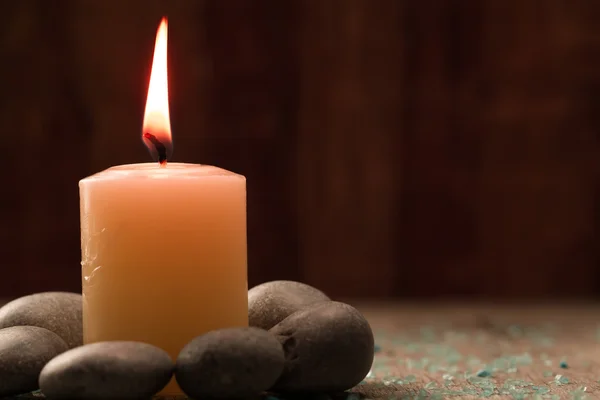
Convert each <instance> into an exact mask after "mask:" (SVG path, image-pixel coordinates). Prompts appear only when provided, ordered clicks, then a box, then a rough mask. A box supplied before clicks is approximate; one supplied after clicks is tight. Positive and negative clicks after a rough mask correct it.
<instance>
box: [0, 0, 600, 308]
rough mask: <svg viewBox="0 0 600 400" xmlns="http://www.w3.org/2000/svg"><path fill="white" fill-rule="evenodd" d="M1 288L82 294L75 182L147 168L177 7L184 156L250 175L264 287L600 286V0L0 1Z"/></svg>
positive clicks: (547, 292)
mask: <svg viewBox="0 0 600 400" xmlns="http://www.w3.org/2000/svg"><path fill="white" fill-rule="evenodd" d="M0 11H1V14H2V16H3V18H2V20H3V21H2V24H1V25H0V57H1V59H2V63H0V80H1V86H0V87H1V88H2V90H1V92H0V118H1V119H0V121H1V123H2V137H1V140H0V150H1V153H0V154H1V156H2V158H3V162H2V164H3V165H2V170H1V171H2V172H0V174H1V175H0V177H1V178H2V183H3V190H2V196H0V213H1V214H0V218H1V222H2V223H1V225H0V226H1V229H0V240H1V245H0V251H1V252H2V253H1V259H0V271H1V274H0V293H1V294H2V295H3V296H4V297H6V296H16V295H21V294H25V293H30V292H34V291H41V290H50V289H66V290H79V285H80V267H79V257H80V253H79V211H78V201H79V200H78V189H77V181H78V180H79V179H81V178H83V177H85V176H87V175H89V174H91V173H94V172H97V171H99V170H102V169H104V168H107V167H109V166H112V165H116V164H121V163H131V162H145V161H149V156H148V154H147V152H146V149H145V148H144V146H143V145H142V143H141V140H140V133H141V131H140V129H141V122H142V114H143V107H144V102H145V96H146V89H147V80H148V75H149V68H150V62H151V57H152V50H153V45H154V35H155V31H156V27H157V25H158V22H159V20H160V17H161V16H162V15H167V16H168V17H169V22H170V27H169V29H170V32H169V56H170V60H169V63H170V64H169V68H170V69H169V73H170V85H171V86H170V91H171V119H172V127H173V136H174V139H175V152H174V158H175V159H176V161H186V162H198V163H206V164H215V165H218V166H221V167H224V168H227V169H231V170H233V171H236V172H239V173H242V174H244V175H246V176H247V178H248V230H249V232H248V234H249V236H248V240H249V263H250V265H249V268H250V284H251V285H252V284H256V283H258V282H262V281H265V280H270V279H299V280H304V281H306V282H308V283H311V284H314V285H316V286H318V287H320V288H322V289H324V290H326V291H328V292H329V293H331V294H332V295H334V296H358V297H375V296H376V297H390V296H395V297H417V298H435V297H441V296H467V297H471V296H477V297H499V298H504V299H506V298H509V299H512V298H517V297H562V296H588V295H596V294H598V293H600V269H599V268H598V264H599V261H600V259H599V256H600V237H599V228H600V180H599V174H598V172H599V171H600V169H599V162H600V24H598V21H599V20H600V2H597V1H595V0H589V1H585V0H570V1H560V0H527V1H522V0H510V1H505V0H502V1H501V0H497V1H496V0H490V1H485V2H484V1H479V0H437V1H435V0H428V1H401V0H377V1H370V0H328V1H319V0H304V1H302V0H288V1H279V0H254V1H241V0H240V1H236V0H205V1H200V0H172V1H148V0H144V1H142V0H128V1H123V2H116V1H105V0H79V1H78V0H57V1H52V2H50V1H43V0H37V1H34V0H19V1H8V0H6V1H5V0H2V1H0Z"/></svg>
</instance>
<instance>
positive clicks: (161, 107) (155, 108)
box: [142, 17, 173, 166]
mask: <svg viewBox="0 0 600 400" xmlns="http://www.w3.org/2000/svg"><path fill="white" fill-rule="evenodd" d="M142 140H143V141H144V144H145V145H146V147H148V150H150V154H152V156H153V157H154V159H155V160H157V161H158V162H159V163H160V164H161V165H162V166H165V165H166V163H167V160H168V159H170V158H171V155H172V153H173V140H172V139H171V122H170V118H169V82H168V74H167V18H166V17H163V19H162V21H161V22H160V26H159V27H158V31H157V32H156V43H155V45H154V58H153V60H152V70H151V73H150V84H149V86H148V97H147V99H146V110H145V112H144V124H143V128H142Z"/></svg>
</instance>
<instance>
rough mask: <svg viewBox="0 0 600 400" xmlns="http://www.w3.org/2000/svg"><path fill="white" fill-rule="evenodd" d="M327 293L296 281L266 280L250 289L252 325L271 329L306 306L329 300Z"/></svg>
mask: <svg viewBox="0 0 600 400" xmlns="http://www.w3.org/2000/svg"><path fill="white" fill-rule="evenodd" d="M328 300H330V299H329V297H327V296H326V295H325V293H323V292H321V291H320V290H318V289H315V288H314V287H312V286H309V285H306V284H304V283H300V282H294V281H272V282H265V283H262V284H260V285H258V286H255V287H253V288H252V289H250V290H249V291H248V319H249V323H250V326H255V327H257V328H262V329H271V328H272V327H274V326H275V325H277V324H278V323H279V322H281V321H282V320H283V319H284V318H286V317H288V316H289V315H290V314H293V313H295V312H296V311H299V310H301V309H303V308H304V307H306V306H309V305H311V304H315V303H318V302H323V301H328Z"/></svg>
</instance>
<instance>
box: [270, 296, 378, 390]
mask: <svg viewBox="0 0 600 400" xmlns="http://www.w3.org/2000/svg"><path fill="white" fill-rule="evenodd" d="M269 332H270V333H271V334H273V335H275V336H276V337H277V338H278V339H279V341H280V342H281V344H282V345H283V349H284V352H285V358H286V365H285V370H284V373H283V374H282V376H281V377H280V378H279V380H278V381H277V383H276V384H275V385H274V387H273V390H275V391H282V392H292V391H295V392H328V393H329V392H338V391H344V390H347V389H350V388H352V387H353V386H355V385H357V384H358V383H360V382H361V381H362V380H363V378H364V377H365V376H366V375H367V374H368V373H369V369H370V368H371V366H372V364H373V356H374V341H373V331H372V330H371V327H370V326H369V323H368V322H367V320H366V319H365V317H363V315H362V314H361V313H360V312H359V311H358V310H356V309H355V308H354V307H352V306H349V305H348V304H344V303H339V302H334V301H330V302H325V303H319V304H315V305H312V306H310V307H307V308H305V309H304V310H301V311H298V312H296V313H294V314H292V315H290V316H289V317H287V318H286V319H284V320H283V321H281V322H280V323H279V324H277V325H275V326H274V327H273V328H272V329H271V330H270V331H269Z"/></svg>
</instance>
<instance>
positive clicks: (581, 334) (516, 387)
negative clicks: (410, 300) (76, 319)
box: [21, 303, 600, 400]
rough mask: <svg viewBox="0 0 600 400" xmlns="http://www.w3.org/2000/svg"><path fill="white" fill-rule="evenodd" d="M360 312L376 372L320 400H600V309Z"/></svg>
mask: <svg viewBox="0 0 600 400" xmlns="http://www.w3.org/2000/svg"><path fill="white" fill-rule="evenodd" d="M358 308H359V309H360V310H361V311H362V312H363V313H364V314H365V315H366V316H367V318H368V319H369V321H370V323H371V325H372V327H373V329H374V331H375V334H376V344H377V345H376V356H375V362H374V365H373V368H372V370H371V372H370V373H369V375H368V376H367V378H366V379H365V380H364V381H363V382H362V383H361V384H360V385H359V386H357V387H356V388H355V389H353V390H352V393H349V394H343V395H339V396H331V397H330V396H324V395H321V396H316V397H315V398H318V399H320V400H326V399H333V400H335V399H348V400H358V399H362V398H367V399H446V398H456V399H481V398H489V399H600V305H598V306H596V305H589V304H571V305H530V306H524V305H513V306H498V305H493V306H491V305H490V306H485V305H479V306H473V305H469V306H466V305H457V304H453V305H447V306H435V305H423V304H420V305H414V304H413V305H410V304H404V305H398V304H391V303H389V304H382V303H379V304H371V305H366V304H363V305H362V306H361V305H359V306H358ZM36 396H39V395H29V396H28V397H29V398H32V397H36ZM21 398H23V397H21ZM299 398H301V399H308V398H310V397H308V396H301V397H299ZM275 399H277V397H276V396H272V397H271V399H270V400H275Z"/></svg>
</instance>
